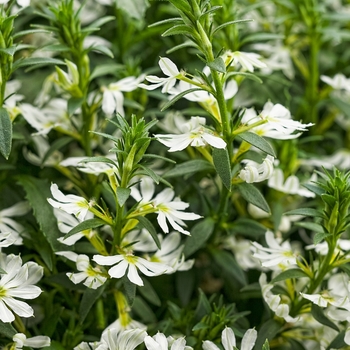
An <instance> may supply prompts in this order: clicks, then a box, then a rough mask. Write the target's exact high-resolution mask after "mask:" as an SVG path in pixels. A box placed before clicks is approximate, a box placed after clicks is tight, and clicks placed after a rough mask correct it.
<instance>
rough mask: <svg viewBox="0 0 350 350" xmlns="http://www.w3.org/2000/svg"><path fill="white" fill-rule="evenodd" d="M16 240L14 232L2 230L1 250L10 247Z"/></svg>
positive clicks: (0, 235)
mask: <svg viewBox="0 0 350 350" xmlns="http://www.w3.org/2000/svg"><path fill="white" fill-rule="evenodd" d="M15 242H16V238H15V237H14V236H13V234H12V232H0V251H1V248H2V247H9V246H10V245H12V244H14V243H15Z"/></svg>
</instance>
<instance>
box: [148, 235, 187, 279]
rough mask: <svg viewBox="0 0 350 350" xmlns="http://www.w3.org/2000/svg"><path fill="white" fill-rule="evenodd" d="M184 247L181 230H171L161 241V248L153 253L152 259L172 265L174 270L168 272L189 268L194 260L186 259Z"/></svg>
mask: <svg viewBox="0 0 350 350" xmlns="http://www.w3.org/2000/svg"><path fill="white" fill-rule="evenodd" d="M183 248H184V245H181V236H180V234H179V232H176V231H174V232H171V233H170V234H168V235H167V236H166V237H165V238H164V239H163V240H162V241H161V249H159V250H158V251H157V252H156V253H155V254H154V255H152V256H151V257H150V260H151V261H154V262H160V263H162V264H165V265H168V266H171V267H172V270H170V271H169V272H167V273H174V272H175V271H186V270H189V269H190V268H191V267H192V266H193V264H194V260H193V259H192V260H188V261H185V257H184V255H183V254H182V251H183Z"/></svg>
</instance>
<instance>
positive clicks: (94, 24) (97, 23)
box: [89, 16, 115, 28]
mask: <svg viewBox="0 0 350 350" xmlns="http://www.w3.org/2000/svg"><path fill="white" fill-rule="evenodd" d="M113 20H115V17H114V16H105V17H102V18H99V19H97V20H96V21H95V22H92V23H91V24H89V27H92V28H100V27H102V26H103V25H104V24H106V23H108V22H110V21H113Z"/></svg>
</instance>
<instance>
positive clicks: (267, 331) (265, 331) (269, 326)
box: [254, 319, 282, 349]
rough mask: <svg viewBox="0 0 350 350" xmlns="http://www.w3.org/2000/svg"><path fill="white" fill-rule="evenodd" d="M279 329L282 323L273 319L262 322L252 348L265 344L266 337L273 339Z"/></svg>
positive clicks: (259, 347)
mask: <svg viewBox="0 0 350 350" xmlns="http://www.w3.org/2000/svg"><path fill="white" fill-rule="evenodd" d="M281 330H282V324H281V323H280V322H278V321H276V320H274V319H270V320H268V321H267V322H264V323H263V325H262V327H261V328H260V329H259V331H258V338H257V339H256V342H255V348H254V349H261V348H262V346H263V345H264V344H266V339H267V340H268V341H269V340H271V339H273V338H274V337H275V336H276V335H277V334H278V332H280V331H281Z"/></svg>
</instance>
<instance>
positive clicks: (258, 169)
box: [238, 155, 274, 183]
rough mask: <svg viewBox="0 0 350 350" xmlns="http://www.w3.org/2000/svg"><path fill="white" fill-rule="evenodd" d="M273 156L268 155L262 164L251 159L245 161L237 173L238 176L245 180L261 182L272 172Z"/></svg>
mask: <svg viewBox="0 0 350 350" xmlns="http://www.w3.org/2000/svg"><path fill="white" fill-rule="evenodd" d="M273 162H274V158H273V157H272V156H270V155H268V156H267V157H266V158H265V159H264V161H263V162H262V164H258V163H256V162H254V161H252V160H248V161H246V163H247V165H246V166H245V167H244V169H242V170H241V171H240V173H239V175H238V176H239V177H240V178H241V179H242V180H243V181H245V182H247V183H253V182H261V181H264V180H267V179H269V178H270V177H271V176H272V172H273Z"/></svg>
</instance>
